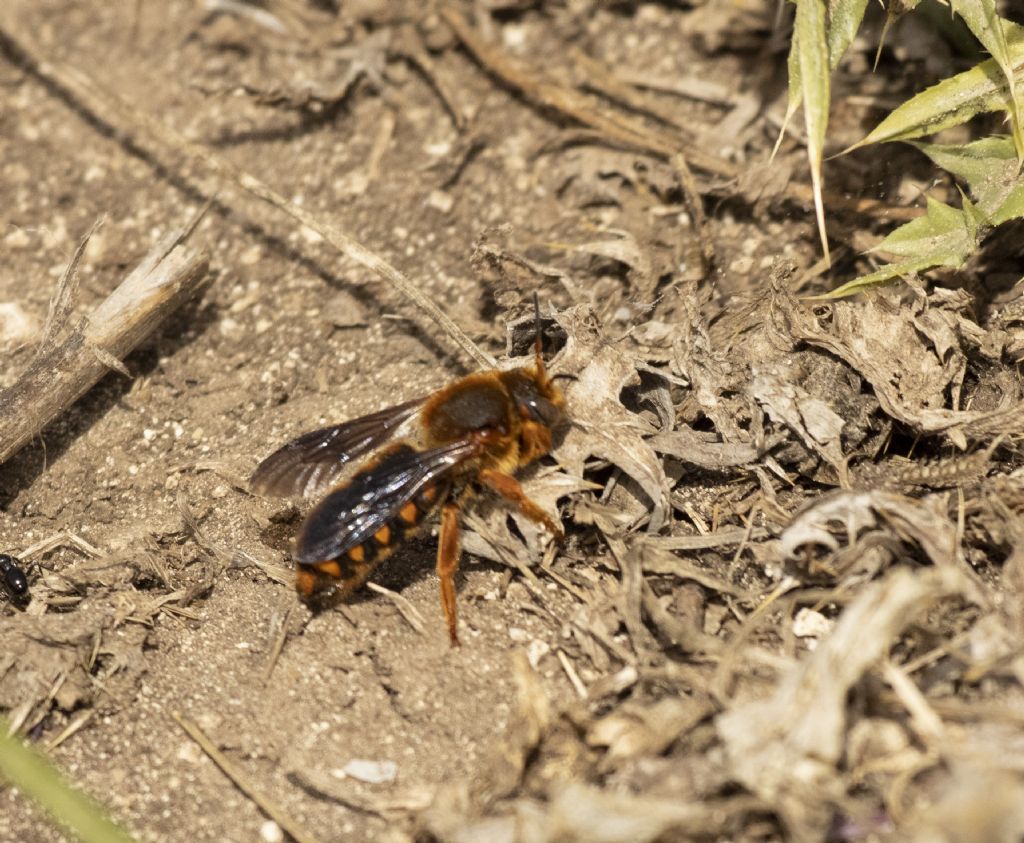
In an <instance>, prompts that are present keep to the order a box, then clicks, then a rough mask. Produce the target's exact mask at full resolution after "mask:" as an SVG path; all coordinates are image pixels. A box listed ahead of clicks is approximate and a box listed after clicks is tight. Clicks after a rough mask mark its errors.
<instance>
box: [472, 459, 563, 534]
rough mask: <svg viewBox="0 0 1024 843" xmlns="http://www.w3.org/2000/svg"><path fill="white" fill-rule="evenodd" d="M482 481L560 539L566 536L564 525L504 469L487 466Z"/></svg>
mask: <svg viewBox="0 0 1024 843" xmlns="http://www.w3.org/2000/svg"><path fill="white" fill-rule="evenodd" d="M480 483H481V484H483V485H484V486H486V487H487V488H488V489H491V490H492V491H495V492H497V493H498V494H499V495H501V496H502V497H503V498H504V499H505V500H507V501H508V502H509V503H513V504H515V505H516V507H518V509H519V511H520V512H521V513H523V515H525V516H526V517H527V518H529V519H530V520H531V521H533V522H534V523H535V524H543V525H544V526H545V527H547V528H548V531H549V532H550V533H551V534H552V535H553V536H554V537H555V538H556V539H557V540H558V541H561V540H562V539H563V538H565V533H564V532H562V525H561V524H556V523H555V522H554V521H552V520H551V518H550V516H549V515H548V514H547V513H546V512H545V511H544V510H543V509H541V508H540V507H539V506H537V504H535V503H534V502H533V501H531V500H530V499H529V498H528V497H527V496H526V492H524V491H523V487H522V486H520V485H519V481H518V480H516V478H515V477H513V476H512V475H511V474H505V473H504V472H503V471H496V470H494V469H493V468H485V469H483V470H482V471H481V472H480Z"/></svg>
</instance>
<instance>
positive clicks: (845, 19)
mask: <svg viewBox="0 0 1024 843" xmlns="http://www.w3.org/2000/svg"><path fill="white" fill-rule="evenodd" d="M867 7H868V0H829V3H828V66H829V68H830V69H832V70H835V69H836V68H837V67H838V66H839V61H840V59H842V57H843V54H844V53H845V52H846V51H847V50H848V49H849V47H850V44H852V43H853V39H854V37H855V36H856V35H857V30H858V29H860V24H861V21H862V20H864V10H865V9H867Z"/></svg>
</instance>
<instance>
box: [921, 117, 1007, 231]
mask: <svg viewBox="0 0 1024 843" xmlns="http://www.w3.org/2000/svg"><path fill="white" fill-rule="evenodd" d="M908 143H910V144H911V145H912V146H915V147H917V148H918V149H920V150H921V151H922V152H923V153H924V154H925V155H927V156H928V157H929V158H931V160H932V161H933V162H934V163H936V164H937V165H938V166H940V167H942V169H944V170H948V171H949V172H951V173H952V174H953V175H955V176H956V177H957V178H960V179H963V180H964V181H965V182H966V183H967V186H968V188H970V191H971V196H972V197H974V201H975V202H976V203H977V205H978V207H979V208H980V209H981V211H982V212H983V213H984V214H985V216H986V217H987V218H989V219H990V220H991V221H992V223H993V224H996V225H998V223H999V222H1004V221H1005V220H1002V219H998V216H999V209H1000V208H1001V207H1002V206H1003V205H1004V204H1005V203H1006V201H1007V199H1008V198H1009V197H1010V196H1011V195H1012V194H1013V193H1014V192H1015V191H1019V190H1021V189H1024V175H1022V174H1021V172H1020V169H1019V166H1018V162H1017V153H1016V150H1015V148H1014V144H1013V142H1012V141H1011V140H1010V138H1008V137H1006V136H1004V135H997V136H994V137H990V138H982V139H981V140H976V141H972V142H971V143H968V144H958V145H953V144H948V145H947V144H937V143H922V142H920V141H908ZM1007 219H1009V217H1007Z"/></svg>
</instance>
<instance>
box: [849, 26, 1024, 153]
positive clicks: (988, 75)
mask: <svg viewBox="0 0 1024 843" xmlns="http://www.w3.org/2000/svg"><path fill="white" fill-rule="evenodd" d="M1003 23H1004V27H1003V29H1004V30H1005V35H1006V43H1007V50H1008V54H1009V58H1010V63H1011V65H1012V66H1014V67H1016V71H1015V74H1016V84H1017V85H1020V84H1021V83H1022V82H1024V27H1022V26H1018V25H1017V24H1014V23H1010V22H1009V21H1004V22H1003ZM1008 96H1009V88H1008V83H1007V81H1006V77H1005V76H1004V75H1003V73H1002V71H1001V70H1000V69H999V65H998V64H997V62H996V61H995V59H987V60H985V61H983V62H981V63H980V64H978V65H975V66H974V67H972V68H971V69H970V70H965V71H964V72H963V73H958V74H957V75H956V76H951V77H950V78H949V79H944V80H943V81H941V82H939V83H938V84H937V85H933V86H932V87H930V88H928V89H927V90H925V91H922V92H921V93H920V94H918V95H917V96H915V97H912V98H911V99H909V100H907V101H906V102H905V103H903V105H901V106H899V107H898V108H897V109H895V110H894V111H893V112H892V113H890V114H889V116H888V117H886V118H885V119H884V120H883V121H882V122H881V123H879V124H878V125H877V126H876V127H875V128H874V130H872V131H871V133H870V134H868V136H867V137H866V138H864V139H863V140H861V141H859V142H858V143H855V144H854V145H853V146H851V147H850V148H849V149H847V150H846V151H847V152H850V151H851V150H854V149H857V148H859V147H862V146H866V145H867V144H871V143H882V142H887V141H895V140H910V139H912V138H919V137H921V136H923V135H930V134H934V133H935V132H939V131H941V130H942V129H948V128H949V127H950V126H958V125H960V124H961V123H964V122H966V121H967V120H970V119H971V118H972V117H974V116H975V115H977V114H981V113H982V112H988V111H999V110H1003V109H1005V108H1006V104H1007V102H1008V99H1007V98H1008Z"/></svg>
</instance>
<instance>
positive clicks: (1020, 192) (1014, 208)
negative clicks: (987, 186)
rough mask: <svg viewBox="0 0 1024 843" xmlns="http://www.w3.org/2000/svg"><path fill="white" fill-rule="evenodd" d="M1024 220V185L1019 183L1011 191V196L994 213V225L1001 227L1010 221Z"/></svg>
mask: <svg viewBox="0 0 1024 843" xmlns="http://www.w3.org/2000/svg"><path fill="white" fill-rule="evenodd" d="M1019 219H1024V183H1018V184H1017V186H1016V187H1015V188H1014V189H1013V190H1011V191H1010V195H1009V196H1007V197H1006V200H1005V201H1004V202H1003V204H1002V205H1000V206H999V207H998V208H996V209H995V211H993V212H992V217H991V220H992V225H1000V224H1002V223H1004V222H1007V221H1009V220H1019Z"/></svg>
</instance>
